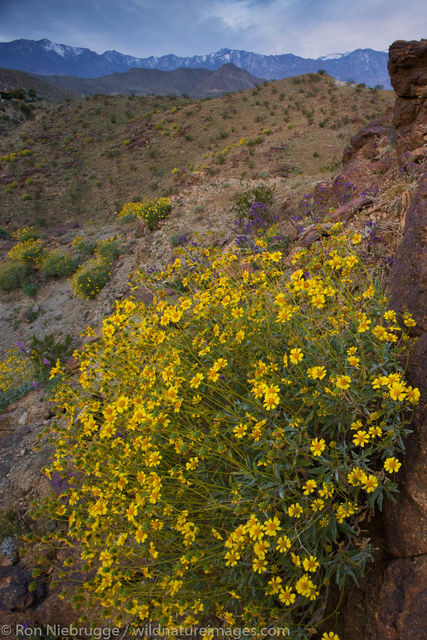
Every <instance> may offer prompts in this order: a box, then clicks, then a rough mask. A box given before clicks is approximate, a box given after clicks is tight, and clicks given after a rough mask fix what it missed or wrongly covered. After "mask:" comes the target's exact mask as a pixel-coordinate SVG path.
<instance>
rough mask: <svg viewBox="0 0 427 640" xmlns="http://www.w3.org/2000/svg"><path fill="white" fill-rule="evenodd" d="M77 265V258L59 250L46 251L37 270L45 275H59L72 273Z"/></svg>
mask: <svg viewBox="0 0 427 640" xmlns="http://www.w3.org/2000/svg"><path fill="white" fill-rule="evenodd" d="M77 267H78V262H77V260H76V259H75V258H74V257H73V256H71V255H69V254H67V253H61V252H59V251H52V252H49V253H47V254H46V255H45V256H44V257H43V259H42V260H41V262H40V266H39V270H40V271H41V273H43V275H45V276H52V277H54V278H55V277H60V276H68V275H70V274H71V273H74V271H76V269H77Z"/></svg>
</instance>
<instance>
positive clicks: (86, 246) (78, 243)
mask: <svg viewBox="0 0 427 640" xmlns="http://www.w3.org/2000/svg"><path fill="white" fill-rule="evenodd" d="M73 247H74V248H75V249H76V250H77V251H79V253H86V254H87V255H93V253H94V252H95V249H96V241H95V240H89V239H86V238H83V237H82V236H77V237H76V238H74V240H73Z"/></svg>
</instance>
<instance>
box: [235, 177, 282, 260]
mask: <svg viewBox="0 0 427 640" xmlns="http://www.w3.org/2000/svg"><path fill="white" fill-rule="evenodd" d="M273 197H274V188H272V187H269V186H267V185H262V184H261V185H257V186H255V187H253V188H251V189H248V190H246V191H243V192H241V193H239V194H237V196H236V203H235V206H234V208H235V210H236V212H237V216H236V220H235V222H234V225H235V226H234V231H235V232H236V234H237V244H238V245H239V246H251V247H252V248H253V247H254V243H253V240H254V237H255V236H257V235H259V234H260V233H263V232H264V231H266V229H267V228H268V227H269V226H270V225H271V224H272V222H274V220H273V216H272V214H271V209H270V206H271V204H272V203H273Z"/></svg>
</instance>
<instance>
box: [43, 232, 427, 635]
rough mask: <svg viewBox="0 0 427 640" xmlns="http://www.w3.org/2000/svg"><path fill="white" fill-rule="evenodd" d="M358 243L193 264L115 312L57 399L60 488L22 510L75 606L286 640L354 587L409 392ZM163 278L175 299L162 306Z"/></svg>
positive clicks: (392, 464) (392, 320)
mask: <svg viewBox="0 0 427 640" xmlns="http://www.w3.org/2000/svg"><path fill="white" fill-rule="evenodd" d="M359 242H360V236H353V237H352V238H347V237H345V236H344V235H343V234H342V233H341V226H340V225H336V226H335V227H334V228H333V229H332V231H331V236H329V237H327V238H325V239H324V240H323V241H322V242H319V243H316V244H315V245H313V247H312V249H311V250H310V251H307V250H303V251H301V252H300V253H299V254H297V255H296V256H294V258H293V260H292V262H293V265H294V266H293V269H294V270H293V272H292V273H289V269H288V267H286V266H285V265H284V263H283V260H282V257H283V256H282V254H281V252H280V251H276V252H269V251H264V252H260V253H251V252H248V253H246V255H245V256H244V261H242V260H241V256H238V255H236V254H234V253H226V254H224V255H221V253H220V252H219V251H216V250H214V249H198V248H191V249H189V251H188V253H187V254H185V255H183V257H182V258H181V259H177V260H176V261H175V263H174V264H173V265H170V266H169V267H168V268H167V269H166V271H165V272H155V273H152V274H151V275H150V276H149V275H144V276H143V281H144V283H145V284H146V285H147V286H150V287H151V288H152V290H153V291H154V292H155V295H156V297H155V299H154V302H153V304H152V305H149V306H145V305H144V304H142V303H141V304H137V303H135V302H134V301H132V300H125V301H121V302H116V309H115V312H114V313H113V314H112V315H111V316H110V317H108V318H106V319H105V320H104V322H103V327H102V336H101V338H100V340H98V341H97V342H96V343H92V344H87V345H86V346H85V348H84V350H83V352H82V353H81V354H80V355H79V356H78V359H79V367H80V377H79V379H78V380H69V379H66V378H65V379H64V384H63V386H62V387H61V388H60V390H59V391H58V394H57V398H56V400H57V403H58V405H59V409H60V411H61V412H63V411H64V412H65V416H64V418H65V419H61V421H60V422H59V423H58V425H57V426H56V431H57V434H56V435H55V436H54V441H55V442H56V451H55V455H54V461H53V462H52V465H51V466H50V467H49V469H47V470H46V474H47V475H48V476H50V474H51V473H52V472H53V471H55V472H56V473H60V474H61V475H62V477H63V478H66V479H67V483H66V488H64V490H63V491H61V492H60V493H59V495H58V494H55V495H52V496H50V497H49V498H48V499H47V500H46V502H45V504H44V507H42V508H41V511H36V512H35V515H37V514H38V513H44V514H47V515H48V516H49V517H50V518H53V519H55V520H57V521H59V525H60V526H59V527H58V528H57V529H56V530H55V531H54V532H52V534H51V537H52V538H53V540H54V541H55V542H54V543H55V545H57V543H58V541H59V542H60V543H61V542H62V543H65V546H64V544H63V545H62V547H63V548H70V557H69V559H68V560H67V561H66V563H65V564H66V565H69V566H70V567H71V570H72V571H73V563H74V562H75V560H74V559H75V558H76V550H77V549H79V550H80V559H78V560H77V567H78V571H79V572H82V573H83V574H84V575H85V576H86V577H85V578H84V580H85V582H84V584H83V585H82V587H81V588H80V590H79V591H78V592H77V595H76V596H75V599H74V605H75V607H76V608H83V607H84V606H85V604H84V603H85V602H86V601H87V602H88V603H89V604H93V605H95V606H97V607H98V608H99V606H100V605H101V609H102V615H104V616H107V617H110V616H114V615H115V614H117V618H115V620H116V621H118V622H117V624H120V623H121V622H123V624H125V622H126V621H129V622H130V623H131V624H135V625H138V623H139V622H140V621H141V620H147V619H148V620H151V621H159V622H160V623H161V624H162V625H163V626H164V627H167V628H168V629H173V628H174V627H175V625H180V624H183V625H195V624H197V623H198V622H203V621H204V620H206V619H208V620H212V617H213V616H216V617H217V618H219V620H220V621H222V622H223V623H226V625H227V626H230V627H233V626H237V627H245V626H247V627H256V628H258V629H259V628H260V627H262V626H272V627H277V626H286V627H288V628H289V629H290V635H291V636H292V637H293V638H297V639H300V638H307V637H308V635H310V634H311V632H312V631H313V628H315V627H316V626H317V625H318V624H319V622H320V621H321V618H322V615H323V611H324V606H325V600H326V593H327V585H328V584H329V583H331V582H333V581H336V582H337V583H338V585H339V586H340V587H342V586H343V585H344V583H345V581H346V579H347V578H348V577H355V578H356V577H357V576H358V575H361V574H362V573H363V570H364V567H365V565H366V563H367V562H368V561H369V560H370V559H371V546H370V543H369V539H366V538H365V537H364V535H363V530H362V526H363V525H362V524H361V523H362V521H363V519H364V518H365V517H366V516H367V515H368V514H369V513H371V512H372V510H373V509H374V506H375V505H378V506H379V507H380V508H381V504H382V501H383V497H384V496H387V495H390V494H392V493H393V492H394V491H396V482H395V477H394V472H395V471H397V470H398V469H399V467H400V462H399V460H398V457H397V456H398V454H400V453H401V452H402V451H403V447H404V445H403V437H404V436H405V435H406V433H407V429H406V425H407V423H408V420H409V412H410V409H411V408H412V407H413V405H415V404H416V403H417V400H418V396H419V392H418V390H417V389H413V388H411V387H410V386H408V385H407V384H406V383H405V381H404V378H403V375H404V371H403V369H402V366H401V358H400V356H401V352H402V350H403V348H404V347H405V345H406V341H407V336H406V335H405V334H404V332H402V331H401V330H400V327H399V325H398V324H397V322H396V320H397V318H396V315H395V313H394V312H393V311H387V310H386V309H387V301H386V299H385V297H384V294H383V292H382V291H381V289H380V287H379V283H378V282H379V281H378V279H376V278H375V277H371V276H370V275H369V273H368V272H367V271H366V269H365V268H364V266H363V264H362V263H361V262H360V260H359V258H358V255H357V244H358V243H359ZM174 277H177V278H180V279H181V280H182V282H183V283H184V284H185V287H186V292H185V293H183V294H182V295H181V296H180V298H179V300H167V299H166V298H165V297H164V295H163V294H162V286H163V283H164V281H165V280H171V279H173V278H174ZM404 322H405V323H406V324H413V321H412V319H411V317H410V316H409V315H408V314H406V315H405V316H404ZM88 333H89V334H91V333H92V335H93V332H91V331H89V332H88ZM55 373H57V370H56V369H55ZM73 575H75V572H74V574H73ZM327 637H334V634H333V632H330V634H329V635H328V636H327Z"/></svg>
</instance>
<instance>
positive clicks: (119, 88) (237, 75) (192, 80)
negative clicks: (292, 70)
mask: <svg viewBox="0 0 427 640" xmlns="http://www.w3.org/2000/svg"><path fill="white" fill-rule="evenodd" d="M38 77H39V78H40V79H43V81H44V82H45V83H48V84H51V85H53V86H54V87H57V88H58V89H62V90H63V91H66V92H72V93H78V94H81V93H83V94H86V95H94V94H95V93H99V94H104V95H114V94H128V95H129V94H135V95H137V96H145V95H148V94H156V95H177V96H180V95H183V94H187V95H188V96H190V97H191V98H202V97H206V96H211V97H215V96H219V95H223V94H224V93H232V92H234V91H240V90H241V89H250V88H252V87H254V86H255V85H256V84H261V83H262V82H264V80H263V79H261V78H255V77H254V76H252V75H251V74H250V73H248V72H247V71H245V70H244V69H239V68H238V67H236V66H235V65H234V64H224V65H223V66H222V67H220V68H219V69H216V70H215V71H210V70H209V69H176V70H175V71H159V70H157V69H129V71H125V72H124V73H113V74H111V75H107V76H101V77H100V78H77V77H76V76H38Z"/></svg>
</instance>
